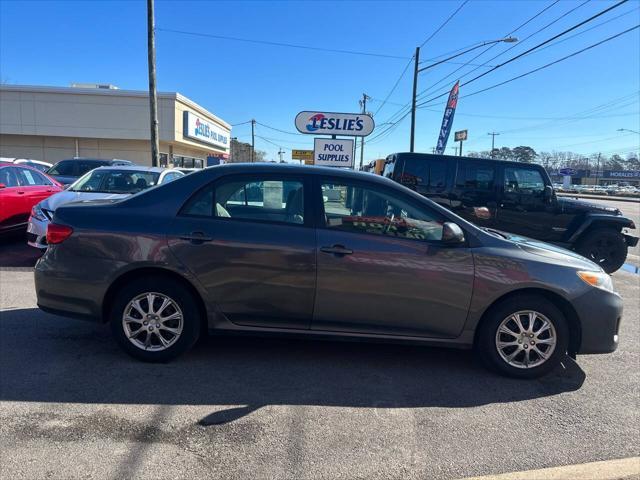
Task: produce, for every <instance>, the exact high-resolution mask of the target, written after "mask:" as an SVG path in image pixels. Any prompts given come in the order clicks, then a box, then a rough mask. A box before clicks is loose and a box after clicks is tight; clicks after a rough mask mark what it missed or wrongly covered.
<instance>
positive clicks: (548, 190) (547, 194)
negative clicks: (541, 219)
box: [542, 185, 553, 202]
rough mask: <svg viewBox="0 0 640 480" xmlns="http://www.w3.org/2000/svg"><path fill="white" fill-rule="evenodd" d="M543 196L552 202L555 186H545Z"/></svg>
mask: <svg viewBox="0 0 640 480" xmlns="http://www.w3.org/2000/svg"><path fill="white" fill-rule="evenodd" d="M542 195H543V197H544V199H545V200H546V201H547V202H550V201H551V199H552V198H553V187H552V186H551V185H547V186H546V187H544V192H543V194H542Z"/></svg>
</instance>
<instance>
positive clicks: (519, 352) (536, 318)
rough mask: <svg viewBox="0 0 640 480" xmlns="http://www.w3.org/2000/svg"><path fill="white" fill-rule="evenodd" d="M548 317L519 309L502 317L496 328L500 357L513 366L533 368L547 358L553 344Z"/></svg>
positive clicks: (554, 346)
mask: <svg viewBox="0 0 640 480" xmlns="http://www.w3.org/2000/svg"><path fill="white" fill-rule="evenodd" d="M556 342H557V335H556V329H555V328H554V326H553V324H552V323H551V321H550V320H549V319H548V318H547V317H545V316H544V315H542V314H541V313H540V312H536V311H533V310H522V311H519V312H516V313H514V314H512V315H509V316H508V317H507V318H505V319H504V320H502V322H501V323H500V326H499V327H498V331H497V332H496V348H497V349H498V353H499V354H500V357H501V358H502V359H503V360H504V361H505V362H507V363H508V364H509V365H511V366H513V367H516V368H533V367H537V366H539V365H542V364H543V363H544V362H546V361H547V360H548V359H549V358H550V357H551V355H552V354H553V351H554V350H555V348H556Z"/></svg>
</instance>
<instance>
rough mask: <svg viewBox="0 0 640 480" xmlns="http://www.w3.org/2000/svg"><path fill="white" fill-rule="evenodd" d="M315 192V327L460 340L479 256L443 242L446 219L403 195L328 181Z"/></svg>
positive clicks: (370, 185) (355, 183)
mask: <svg viewBox="0 0 640 480" xmlns="http://www.w3.org/2000/svg"><path fill="white" fill-rule="evenodd" d="M318 183H319V184H318V185H317V186H316V192H317V193H316V198H317V200H318V203H319V204H320V207H319V210H320V215H319V216H318V224H319V226H318V230H317V238H318V240H317V245H318V260H317V261H318V274H317V277H318V279H317V291H316V300H315V308H314V317H313V324H312V328H313V329H314V330H328V331H340V332H352V333H367V334H390V335H409V336H424V337H446V338H451V337H456V336H458V335H459V334H460V332H461V331H462V328H463V326H464V323H465V320H466V317H467V311H468V308H469V303H470V301H471V294H472V290H473V278H474V264H473V255H472V253H471V251H470V249H469V248H467V246H465V245H456V246H449V245H447V244H446V243H445V242H443V241H442V240H441V239H442V231H443V223H444V222H445V221H446V217H444V216H443V215H442V214H440V213H439V212H438V211H436V210H435V209H431V208H430V207H429V206H427V205H425V204H423V203H422V202H418V201H417V200H416V199H414V198H412V197H409V196H407V195H405V194H403V193H402V192H399V191H398V190H396V189H392V188H387V187H384V188H383V187H382V186H380V185H379V184H377V183H375V184H373V182H371V183H370V182H360V181H354V180H351V179H348V180H345V179H340V178H330V177H327V178H324V179H321V180H319V182H318Z"/></svg>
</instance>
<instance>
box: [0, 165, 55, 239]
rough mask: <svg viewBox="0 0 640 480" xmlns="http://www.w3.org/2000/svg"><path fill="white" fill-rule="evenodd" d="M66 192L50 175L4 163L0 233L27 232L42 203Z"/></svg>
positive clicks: (0, 186) (0, 183) (0, 184)
mask: <svg viewBox="0 0 640 480" xmlns="http://www.w3.org/2000/svg"><path fill="white" fill-rule="evenodd" d="M60 191H62V185H60V184H59V183H58V182H56V181H55V180H54V179H52V178H50V177H48V176H47V175H46V174H44V173H42V172H39V171H38V170H36V169H34V168H31V167H27V166H24V165H19V164H18V165H16V164H15V163H5V162H1V163H0V234H3V233H7V232H12V231H19V230H23V229H25V227H26V226H27V220H28V219H29V212H30V211H31V207H33V206H34V205H35V204H36V203H38V202H39V201H41V200H43V199H45V198H47V197H49V196H50V195H53V194H55V193H57V192H60Z"/></svg>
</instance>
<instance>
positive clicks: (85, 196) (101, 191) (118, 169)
mask: <svg viewBox="0 0 640 480" xmlns="http://www.w3.org/2000/svg"><path fill="white" fill-rule="evenodd" d="M180 177H184V173H182V172H180V171H178V170H176V169H166V168H160V167H140V166H110V167H98V168H96V169H94V170H91V171H90V172H87V173H86V174H85V175H83V176H82V177H80V178H79V179H78V180H76V181H75V182H74V183H72V184H71V185H70V186H69V187H68V188H67V189H66V190H65V191H63V192H59V193H56V194H55V195H52V196H50V197H49V198H47V199H45V200H43V201H41V202H40V203H38V204H36V205H35V206H34V207H33V208H32V209H31V216H30V217H29V224H28V225H27V243H28V244H29V245H31V246H32V247H35V248H39V249H41V250H44V249H46V248H47V226H48V225H49V223H50V222H51V219H52V218H53V214H54V212H55V211H56V209H57V208H58V207H60V206H62V205H66V204H68V203H71V202H91V201H95V200H118V199H121V198H125V197H128V196H129V195H133V194H134V193H137V192H139V191H141V190H145V189H147V188H151V187H154V186H156V185H162V184H165V183H169V182H171V181H173V180H176V179H178V178H180Z"/></svg>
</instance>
